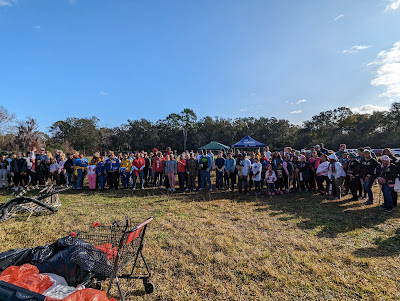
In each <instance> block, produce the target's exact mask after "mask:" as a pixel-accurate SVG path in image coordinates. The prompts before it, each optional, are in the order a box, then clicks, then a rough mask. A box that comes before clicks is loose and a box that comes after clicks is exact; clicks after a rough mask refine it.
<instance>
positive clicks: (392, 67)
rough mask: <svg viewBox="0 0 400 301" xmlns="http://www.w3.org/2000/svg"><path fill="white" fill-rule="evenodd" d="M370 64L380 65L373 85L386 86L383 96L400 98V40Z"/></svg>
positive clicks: (372, 82) (380, 53) (379, 54)
mask: <svg viewBox="0 0 400 301" xmlns="http://www.w3.org/2000/svg"><path fill="white" fill-rule="evenodd" d="M368 66H379V67H378V70H376V77H375V78H374V79H373V80H372V81H371V85H373V86H386V92H385V93H383V94H381V96H383V97H389V98H394V97H398V98H400V41H399V42H397V43H395V44H394V45H393V47H392V48H391V49H390V50H388V51H385V50H383V51H381V52H379V53H378V58H377V59H376V60H375V61H373V62H372V63H370V64H368Z"/></svg>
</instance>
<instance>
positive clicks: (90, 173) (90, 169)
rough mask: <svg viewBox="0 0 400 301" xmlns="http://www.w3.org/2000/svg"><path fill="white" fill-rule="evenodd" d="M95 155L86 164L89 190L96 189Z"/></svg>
mask: <svg viewBox="0 0 400 301" xmlns="http://www.w3.org/2000/svg"><path fill="white" fill-rule="evenodd" d="M97 163H98V160H97V156H96V157H93V159H92V160H90V164H89V165H88V166H87V177H88V181H89V190H96V180H97V175H96V174H97Z"/></svg>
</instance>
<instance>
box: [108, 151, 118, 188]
mask: <svg viewBox="0 0 400 301" xmlns="http://www.w3.org/2000/svg"><path fill="white" fill-rule="evenodd" d="M108 157H109V158H108V160H107V161H106V172H107V182H108V186H109V187H110V189H113V187H114V189H115V190H118V176H119V168H120V161H119V159H118V158H116V157H115V154H114V152H110V153H109V155H108Z"/></svg>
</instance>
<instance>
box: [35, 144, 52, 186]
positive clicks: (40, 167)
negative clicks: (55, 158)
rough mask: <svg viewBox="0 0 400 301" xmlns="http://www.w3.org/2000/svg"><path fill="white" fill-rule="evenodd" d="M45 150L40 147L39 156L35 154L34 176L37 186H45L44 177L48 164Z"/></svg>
mask: <svg viewBox="0 0 400 301" xmlns="http://www.w3.org/2000/svg"><path fill="white" fill-rule="evenodd" d="M45 152H46V150H45V149H44V148H43V147H42V148H41V149H40V152H39V154H36V158H35V159H36V160H35V162H36V164H35V168H36V175H37V179H38V181H39V185H45V184H46V183H45V182H46V181H45V177H46V169H47V167H46V164H48V163H50V160H49V157H48V156H47V155H46V153H45Z"/></svg>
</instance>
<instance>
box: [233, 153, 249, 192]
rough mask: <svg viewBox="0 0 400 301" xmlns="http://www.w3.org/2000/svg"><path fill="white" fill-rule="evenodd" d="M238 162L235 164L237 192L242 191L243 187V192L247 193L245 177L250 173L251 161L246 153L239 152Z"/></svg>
mask: <svg viewBox="0 0 400 301" xmlns="http://www.w3.org/2000/svg"><path fill="white" fill-rule="evenodd" d="M238 163H239V164H236V168H237V170H238V177H239V180H238V188H239V193H242V191H243V189H244V193H245V194H247V189H248V181H247V177H248V175H249V173H250V167H251V162H250V160H249V159H247V154H246V153H244V154H243V155H242V154H240V155H239V158H238Z"/></svg>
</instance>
